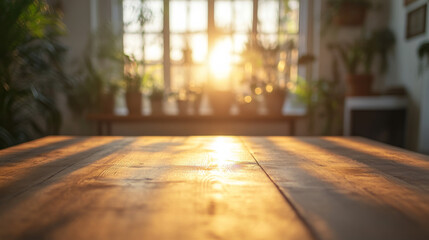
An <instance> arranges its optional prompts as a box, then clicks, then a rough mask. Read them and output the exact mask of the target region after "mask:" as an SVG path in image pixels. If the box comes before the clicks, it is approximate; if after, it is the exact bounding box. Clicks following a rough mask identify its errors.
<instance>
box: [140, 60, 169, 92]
mask: <svg viewBox="0 0 429 240" xmlns="http://www.w3.org/2000/svg"><path fill="white" fill-rule="evenodd" d="M163 69H164V67H163V66H162V64H161V63H159V64H154V65H148V64H146V65H145V67H144V74H145V75H150V76H152V77H153V82H147V83H146V84H147V85H149V86H146V87H151V85H155V86H157V87H163V86H164V72H163Z"/></svg>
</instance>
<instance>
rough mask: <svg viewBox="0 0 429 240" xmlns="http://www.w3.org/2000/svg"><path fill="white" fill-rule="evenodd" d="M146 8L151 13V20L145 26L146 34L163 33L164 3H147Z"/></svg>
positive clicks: (158, 0) (158, 1)
mask: <svg viewBox="0 0 429 240" xmlns="http://www.w3.org/2000/svg"><path fill="white" fill-rule="evenodd" d="M144 7H145V8H146V9H147V10H148V11H149V12H150V14H149V16H150V19H149V20H148V21H147V22H146V23H145V24H144V31H145V32H161V31H162V28H163V16H162V12H163V2H162V1H160V0H157V1H145V2H144Z"/></svg>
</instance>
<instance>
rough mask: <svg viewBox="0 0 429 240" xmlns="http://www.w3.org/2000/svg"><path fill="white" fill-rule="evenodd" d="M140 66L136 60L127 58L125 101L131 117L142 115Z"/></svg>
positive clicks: (125, 67)
mask: <svg viewBox="0 0 429 240" xmlns="http://www.w3.org/2000/svg"><path fill="white" fill-rule="evenodd" d="M138 71H139V66H138V63H137V61H136V60H135V59H133V58H132V57H129V56H125V62H124V81H125V87H126V92H125V100H126V104H127V108H128V114H129V115H141V113H142V93H141V90H140V89H141V86H142V81H143V78H142V77H141V75H140V74H139V73H138Z"/></svg>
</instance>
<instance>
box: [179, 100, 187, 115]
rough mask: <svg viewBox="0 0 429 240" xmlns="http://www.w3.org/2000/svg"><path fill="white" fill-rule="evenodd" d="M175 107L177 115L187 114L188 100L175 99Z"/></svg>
mask: <svg viewBox="0 0 429 240" xmlns="http://www.w3.org/2000/svg"><path fill="white" fill-rule="evenodd" d="M177 108H178V109H179V115H187V114H188V101H186V100H177Z"/></svg>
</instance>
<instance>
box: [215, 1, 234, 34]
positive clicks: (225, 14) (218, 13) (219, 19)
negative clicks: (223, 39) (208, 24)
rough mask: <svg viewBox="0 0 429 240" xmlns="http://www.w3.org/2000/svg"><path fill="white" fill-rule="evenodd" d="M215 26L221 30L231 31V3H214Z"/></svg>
mask: <svg viewBox="0 0 429 240" xmlns="http://www.w3.org/2000/svg"><path fill="white" fill-rule="evenodd" d="M214 11H215V25H216V27H218V28H220V29H222V30H231V26H232V3H231V2H229V1H215V9H214Z"/></svg>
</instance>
